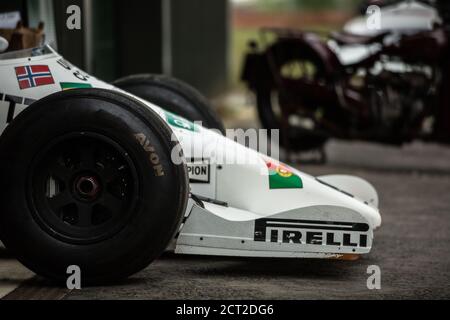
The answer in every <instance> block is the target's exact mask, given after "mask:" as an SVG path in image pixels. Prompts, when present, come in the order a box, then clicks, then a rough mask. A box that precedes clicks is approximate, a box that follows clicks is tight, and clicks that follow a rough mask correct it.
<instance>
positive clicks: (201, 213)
mask: <svg viewBox="0 0 450 320" xmlns="http://www.w3.org/2000/svg"><path fill="white" fill-rule="evenodd" d="M22 66H48V68H49V70H50V72H51V76H52V78H53V80H54V84H47V85H40V86H36V87H31V88H25V89H20V87H19V82H18V77H17V74H16V73H17V72H16V67H22ZM0 75H1V78H0V88H1V89H0V132H2V131H3V130H4V128H5V127H6V126H7V121H8V120H11V118H12V117H15V116H17V114H18V113H20V112H21V111H22V110H23V109H24V108H26V107H27V105H29V104H30V103H32V102H33V100H38V99H41V98H43V97H45V96H47V95H49V94H52V93H54V92H57V91H61V90H62V88H63V87H64V86H67V84H68V83H69V84H71V85H72V86H73V85H74V84H78V85H83V86H92V87H95V88H104V89H109V90H119V89H116V88H114V87H113V86H111V85H109V84H107V83H104V82H102V81H100V80H98V79H96V78H94V77H91V76H88V75H86V74H85V73H84V72H82V71H80V70H79V69H77V68H76V67H74V66H71V65H70V64H68V63H67V62H65V61H64V60H63V58H62V57H61V56H59V55H58V54H57V53H56V52H49V53H45V54H43V55H38V56H33V57H23V58H14V59H10V58H8V56H5V55H2V56H0ZM11 101H15V103H14V108H12V103H11ZM145 104H146V106H147V107H148V108H150V109H152V110H153V111H155V112H156V113H158V114H159V115H160V116H161V118H162V119H163V120H164V121H166V122H167V123H168V124H169V126H170V127H171V128H172V130H173V132H174V133H175V135H176V136H177V138H178V140H179V141H180V145H181V147H182V148H183V151H184V154H185V157H186V159H189V160H188V167H189V170H190V173H191V175H190V178H191V192H192V194H193V195H194V196H193V199H192V200H191V201H189V205H188V208H187V211H186V214H185V216H186V220H185V222H184V223H183V224H182V225H181V227H180V232H179V234H178V236H177V240H176V247H175V251H176V252H177V253H189V254H207V255H239V256H266V257H318V258H339V257H341V256H342V255H344V254H364V253H368V252H369V251H370V249H371V247H372V240H373V230H374V229H375V228H377V227H378V226H380V224H381V217H380V214H379V212H378V208H377V207H378V197H377V193H376V191H375V189H374V188H373V187H372V186H371V185H370V184H369V183H367V182H366V181H364V180H362V179H359V178H356V177H350V176H338V175H333V176H324V177H318V178H315V177H312V176H310V175H308V174H305V173H303V172H301V171H298V170H295V169H293V168H289V167H287V166H285V165H282V164H279V163H278V162H277V161H276V160H274V159H270V158H268V157H266V156H263V155H261V154H259V153H257V152H256V151H253V150H251V149H248V148H246V147H244V146H242V145H239V144H237V143H235V142H233V141H232V140H230V139H227V138H225V137H222V136H221V135H219V134H217V133H216V132H213V131H211V130H207V129H204V128H202V127H200V126H198V125H194V124H192V123H190V122H189V121H187V120H184V119H182V118H179V117H176V116H174V115H171V114H168V113H166V112H165V111H164V110H163V109H161V108H160V107H158V106H156V105H153V104H151V103H148V102H145ZM161 107H164V106H161ZM206 150H215V153H213V154H210V153H208V152H206ZM219 150H223V152H224V153H223V154H222V156H223V155H224V154H225V155H226V157H225V158H224V157H222V156H221V153H220V152H219ZM237 159H241V161H242V159H244V162H245V163H243V164H230V163H229V162H230V160H235V162H236V160H237ZM224 160H226V161H224ZM268 163H271V164H270V166H271V168H272V169H273V170H275V171H274V172H277V173H276V174H275V175H269V167H268ZM275 178H276V179H275ZM277 179H278V180H277ZM284 179H287V180H284ZM289 179H290V180H289ZM288 180H289V181H291V182H292V183H291V184H290V185H289V184H286V185H284V184H285V183H286V181H288ZM283 186H285V187H283ZM194 199H197V200H196V201H194ZM198 199H201V201H199V200H198Z"/></svg>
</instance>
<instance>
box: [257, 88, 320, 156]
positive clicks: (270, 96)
mask: <svg viewBox="0 0 450 320" xmlns="http://www.w3.org/2000/svg"><path fill="white" fill-rule="evenodd" d="M256 100H257V107H258V115H259V118H260V121H261V124H262V126H263V127H264V128H266V129H272V130H273V129H280V144H281V146H283V147H286V145H285V139H286V138H285V136H284V135H286V134H287V139H288V143H289V147H290V149H291V150H293V151H308V150H313V149H320V148H321V147H323V145H324V144H325V143H326V142H327V140H328V136H324V135H323V134H320V133H317V132H314V131H313V130H310V129H306V128H302V127H301V126H289V128H288V132H287V133H286V132H284V131H283V130H281V128H282V125H281V114H280V113H281V111H280V107H279V102H278V101H279V95H278V92H276V91H271V90H267V89H258V90H257V91H256ZM300 121H304V122H306V121H308V119H300ZM309 123H311V122H309Z"/></svg>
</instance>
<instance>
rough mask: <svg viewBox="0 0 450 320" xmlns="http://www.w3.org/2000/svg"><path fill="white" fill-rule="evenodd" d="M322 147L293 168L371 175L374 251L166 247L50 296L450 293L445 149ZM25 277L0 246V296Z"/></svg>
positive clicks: (449, 183) (449, 172) (448, 159)
mask: <svg viewBox="0 0 450 320" xmlns="http://www.w3.org/2000/svg"><path fill="white" fill-rule="evenodd" d="M326 151H327V154H328V158H329V161H328V163H327V164H326V165H324V166H322V165H314V164H309V165H306V164H298V165H297V167H298V168H299V169H301V170H303V171H305V172H307V173H310V174H313V175H322V174H329V173H347V174H355V175H358V176H361V177H363V178H365V179H367V180H369V181H370V182H372V183H373V184H374V186H375V187H376V188H377V190H378V191H379V193H380V199H381V206H380V209H381V213H382V217H383V225H382V227H381V228H380V229H379V230H377V231H376V233H375V243H374V247H373V250H372V252H371V253H370V254H368V255H366V256H364V257H363V258H362V259H360V260H359V261H353V262H352V261H329V260H306V259H293V260H290V259H247V258H223V257H198V256H176V255H173V254H166V255H164V256H163V257H161V258H160V259H159V260H158V261H156V262H154V263H153V264H152V265H150V266H149V267H148V268H146V269H145V270H143V271H142V272H140V273H139V274H137V275H135V276H133V277H132V278H130V279H128V280H127V281H125V282H123V283H121V284H118V285H115V286H109V287H94V288H84V289H82V290H80V291H71V292H70V293H68V292H64V293H63V294H61V292H60V293H59V295H58V294H56V295H55V296H57V297H58V298H62V297H64V298H65V299H111V298H120V299H387V298H389V299H405V298H412V299H431V298H447V299H448V298H450V246H449V243H450V195H449V194H450V148H447V147H443V146H438V145H433V144H423V143H414V144H411V145H408V146H405V147H403V148H391V147H386V146H381V145H375V144H368V143H349V142H336V141H333V142H330V143H329V144H328V145H327V147H326ZM0 252H1V251H0ZM369 265H378V266H379V267H380V268H381V290H368V289H367V287H366V280H367V277H368V275H367V273H366V271H367V267H368V266H369ZM29 277H30V273H29V272H27V271H26V270H24V269H23V267H21V266H20V265H18V264H17V263H16V262H14V260H12V259H11V257H8V256H6V255H5V254H4V253H3V256H2V255H1V254H0V296H1V288H2V285H3V292H7V291H8V290H9V291H11V290H13V289H14V288H15V287H17V285H19V284H20V283H21V280H26V279H28V278H29ZM45 285H46V284H40V283H39V281H37V282H36V281H35V282H31V284H30V282H29V281H28V282H24V283H22V286H21V288H20V290H16V291H15V295H13V296H12V297H14V298H17V297H19V298H20V297H21V296H23V295H25V293H22V292H27V290H26V289H27V287H28V286H34V287H36V286H38V287H41V288H40V290H41V293H40V294H41V295H42V296H44V297H49V295H46V294H45V291H46V290H47V289H46V287H45ZM42 286H43V287H44V288H42ZM24 289H25V291H24ZM21 290H22V291H21ZM33 290H35V289H33ZM48 290H53V289H52V288H51V287H49V288H48ZM28 291H32V290H31V289H29V290H28ZM27 294H28V295H29V293H27ZM51 296H52V295H50V297H51ZM10 297H11V295H10ZM27 297H28V296H27ZM31 297H33V295H31Z"/></svg>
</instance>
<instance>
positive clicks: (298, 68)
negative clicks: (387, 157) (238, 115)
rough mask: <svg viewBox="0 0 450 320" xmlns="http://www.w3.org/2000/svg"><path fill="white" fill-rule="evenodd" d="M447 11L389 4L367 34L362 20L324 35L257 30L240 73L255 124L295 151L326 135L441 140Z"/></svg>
mask: <svg viewBox="0 0 450 320" xmlns="http://www.w3.org/2000/svg"><path fill="white" fill-rule="evenodd" d="M372 2H373V1H372ZM372 2H371V1H366V2H364V6H363V7H365V8H367V7H368V6H370V5H371V3H372ZM381 2H384V1H376V3H377V4H381ZM449 12H450V2H449V1H400V2H398V1H397V2H395V3H392V1H389V3H388V4H385V5H382V6H381V7H380V11H379V13H380V20H379V21H380V25H379V26H378V28H375V29H374V28H369V27H368V23H367V19H368V18H367V16H361V17H356V18H354V19H352V20H351V21H349V22H348V23H347V24H346V25H345V26H344V28H343V30H341V31H339V32H331V33H327V34H323V33H319V32H309V31H301V30H292V29H280V28H270V29H268V28H266V29H262V30H261V33H260V34H261V44H262V45H263V46H261V47H260V46H259V43H257V42H256V41H251V42H250V44H249V45H250V50H251V52H250V53H248V55H247V56H246V59H245V63H244V68H243V73H242V79H243V80H244V81H245V82H246V83H247V85H248V87H249V88H250V89H251V90H252V91H253V92H254V93H255V94H256V97H257V107H258V114H259V117H260V120H261V123H262V126H263V127H264V128H267V129H280V134H281V144H282V145H283V146H284V147H285V148H286V149H287V150H295V151H302V150H308V149H316V148H321V146H322V145H323V144H324V143H325V142H326V141H327V139H328V138H329V137H337V138H342V139H362V140H369V141H375V142H381V143H389V144H397V145H401V144H402V143H405V142H409V141H412V140H414V139H424V140H429V141H430V140H431V141H436V142H442V143H449V142H450V90H448V89H450V87H449V86H450V63H449V59H448V57H449V56H450V55H449V54H450V52H449V36H450V19H449Z"/></svg>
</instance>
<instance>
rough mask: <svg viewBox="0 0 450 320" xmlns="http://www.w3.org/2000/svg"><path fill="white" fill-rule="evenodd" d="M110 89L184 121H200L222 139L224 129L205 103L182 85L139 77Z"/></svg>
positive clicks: (118, 82)
mask: <svg viewBox="0 0 450 320" xmlns="http://www.w3.org/2000/svg"><path fill="white" fill-rule="evenodd" d="M113 85H114V86H116V87H118V88H120V89H122V90H125V91H127V92H129V93H131V94H134V95H135V96H137V97H139V98H141V99H144V100H146V101H149V102H151V103H154V104H156V105H157V106H159V107H161V108H163V109H164V110H167V111H170V112H172V113H175V114H177V115H179V116H181V117H183V118H185V119H187V120H190V121H192V122H194V121H202V125H203V126H204V127H206V128H208V129H217V130H219V131H220V132H221V133H222V134H223V135H225V127H224V125H223V123H222V121H221V120H220V117H219V116H218V115H217V114H216V113H215V112H214V110H213V109H212V107H211V106H210V104H209V103H208V101H207V99H206V98H205V97H204V96H203V95H202V94H201V93H200V92H198V91H197V90H196V89H195V88H193V87H192V86H190V85H188V84H187V83H185V82H182V81H180V80H177V79H175V78H172V77H168V76H165V75H156V74H138V75H132V76H128V77H125V78H122V79H119V80H116V81H115V82H114V83H113Z"/></svg>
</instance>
